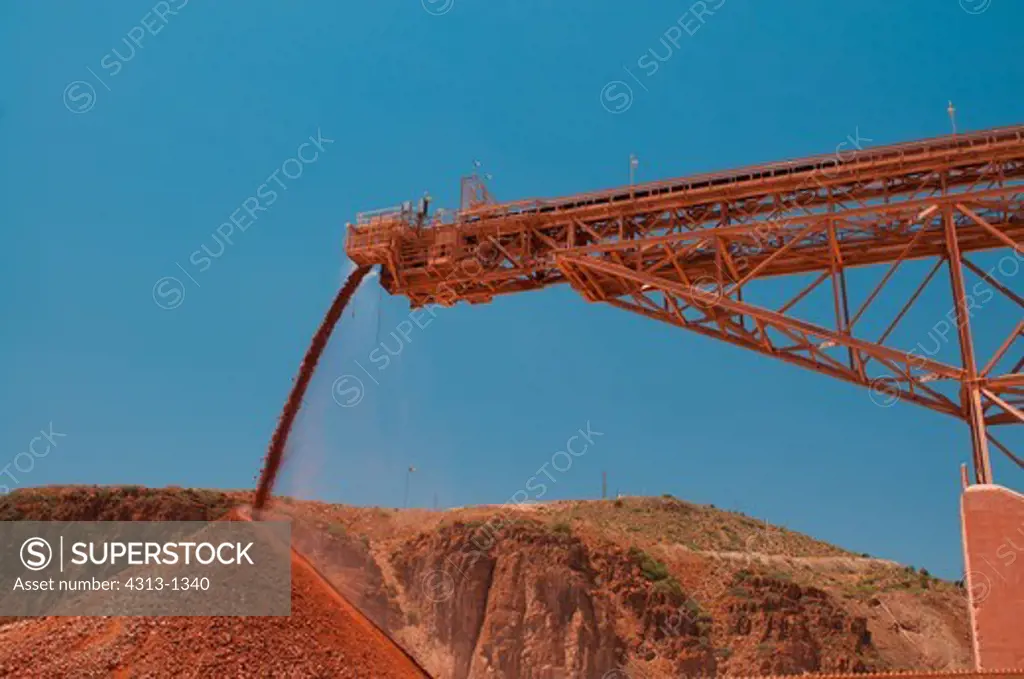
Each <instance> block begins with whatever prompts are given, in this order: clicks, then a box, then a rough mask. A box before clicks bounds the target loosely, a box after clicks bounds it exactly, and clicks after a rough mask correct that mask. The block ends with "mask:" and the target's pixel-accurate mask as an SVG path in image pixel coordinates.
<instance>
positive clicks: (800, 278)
mask: <svg viewBox="0 0 1024 679" xmlns="http://www.w3.org/2000/svg"><path fill="white" fill-rule="evenodd" d="M469 180H470V181H471V182H472V181H476V182H479V180H478V179H475V178H469ZM464 182H465V180H464ZM465 188H466V184H465V183H464V196H463V198H464V199H463V208H462V209H461V210H459V211H455V212H448V213H438V214H435V215H430V214H428V209H427V208H428V205H427V203H426V201H424V202H423V204H422V205H421V207H420V208H419V209H415V208H414V207H413V206H411V205H410V204H406V205H404V206H402V207H398V208H393V209H386V210H379V211H376V212H373V213H365V214H361V215H359V216H358V218H357V220H356V222H355V223H354V224H349V225H348V233H347V241H346V251H347V254H348V256H349V258H350V259H352V260H353V262H355V263H356V264H359V265H365V266H372V265H379V266H380V267H381V275H380V282H381V284H382V285H383V286H384V288H385V289H387V290H388V291H389V292H390V293H392V294H400V295H405V296H407V297H408V298H409V299H410V301H411V303H412V304H413V306H422V305H426V304H443V305H452V304H455V303H457V302H458V301H467V302H470V303H484V302H490V301H491V300H492V299H493V298H494V297H495V296H497V295H502V294H509V293H514V292H522V291H526V290H536V289H540V288H544V287H546V286H549V285H555V284H562V283H566V284H569V285H570V286H572V288H573V289H575V290H576V291H577V292H579V293H580V294H581V295H582V296H583V297H584V298H585V299H587V300H588V301H592V302H605V303H608V304H611V305H614V306H617V307H620V308H623V309H627V310H630V311H633V312H636V313H639V314H641V315H643V316H646V317H648V318H653V319H657V320H660V321H663V322H666V323H670V324H673V325H676V326H679V327H681V328H684V329H687V330H691V331H693V332H697V333H700V334H702V335H706V336H709V337H714V338H717V339H720V340H722V341H725V342H729V343H731V344H734V345H738V346H741V347H745V348H747V349H750V350H753V351H757V352H759V353H762V354H765V355H767V356H771V357H774V358H777V359H780V360H783V361H786V362H788V363H791V364H795V365H799V366H803V367H805V368H810V369H812V370H815V371H817V372H820V373H823V374H826V375H830V376H832V377H835V378H838V379H841V380H844V381H847V382H852V383H855V384H860V385H863V386H865V387H869V388H871V389H873V390H874V391H875V392H882V393H884V394H885V395H886V396H887V397H890V398H892V399H897V398H900V399H904V400H907V401H911V402H914V403H917V404H919V405H923V406H926V407H928V408H931V409H933V410H936V411H939V412H942V413H945V414H948V415H951V416H954V417H957V418H959V419H962V420H964V421H965V422H967V424H968V425H969V427H970V431H971V438H972V454H973V467H974V473H975V479H976V481H977V482H978V483H991V479H992V471H991V465H990V462H989V446H990V445H991V446H994V447H996V448H998V449H999V450H1000V451H1002V452H1003V453H1005V454H1006V455H1008V456H1009V457H1010V458H1011V459H1013V460H1014V461H1015V462H1017V463H1018V464H1020V465H1021V466H1024V461H1022V460H1021V459H1020V458H1019V457H1017V456H1016V455H1014V454H1013V452H1011V451H1010V450H1009V448H1008V447H1007V446H1006V445H1005V444H1004V443H1002V442H1000V440H999V439H997V438H996V437H995V436H994V431H995V430H996V429H997V428H998V427H999V426H1003V425H1010V424H1021V423H1022V422H1024V412H1022V410H1024V375H1022V374H1021V367H1022V365H1024V358H1022V357H1021V356H1022V353H1024V352H1021V351H1020V346H1019V345H1018V344H1017V341H1018V340H1019V339H1020V337H1021V334H1022V333H1024V321H1022V320H1021V318H1022V317H1021V314H1020V309H1021V308H1022V307H1024V298H1022V296H1021V295H1020V293H1019V292H1015V291H1014V289H1013V288H1014V287H1015V283H1014V281H1012V280H1011V277H1010V276H1007V275H1004V274H1003V273H1000V272H1002V269H1000V270H999V271H996V270H993V269H989V270H986V269H985V268H983V267H982V266H979V265H978V264H977V263H976V262H975V261H972V259H971V257H970V255H975V253H980V252H981V251H1001V253H1000V256H1001V257H1004V258H1006V257H1009V258H1010V259H1009V260H1006V261H1007V262H1008V264H1007V266H1009V265H1010V264H1013V265H1015V267H1016V268H1014V269H1013V270H1014V272H1016V270H1017V269H1019V267H1020V262H1021V260H1022V259H1024V247H1022V243H1024V126H1016V127H1007V128H1000V129H992V130H985V131H981V132H973V133H968V134H955V135H952V136H946V137H939V138H934V139H926V140H922V141H917V142H912V143H905V144H898V145H893V146H884V147H877V148H873V149H870V150H863V151H858V152H856V153H844V154H836V155H827V156H817V157H812V158H805V159H801V160H793V161H786V162H779V163H771V164H767V165H760V166H756V167H749V168H744V169H740V170H734V171H730V172H720V173H713V174H704V175H698V176H692V177H686V178H680V179H673V180H668V181H659V182H652V183H644V184H637V185H631V186H627V187H622V188H619V189H613V190H608V191H599V192H594V193H584V194H577V195H573V196H568V197H564V198H555V199H540V200H528V201H516V202H506V203H493V202H490V199H489V195H488V194H487V192H486V190H483V191H479V190H477V191H469V192H468V193H469V194H470V199H469V200H467V199H466V194H467V192H466V191H465ZM477 188H479V186H477ZM480 195H483V196H484V197H483V199H480V198H479V196H480ZM473 196H476V197H477V199H475V200H474V199H473ZM975 257H976V256H975ZM911 261H926V262H927V264H926V265H925V266H927V267H928V269H927V273H926V275H924V276H923V279H922V280H921V281H920V284H919V286H918V287H917V288H916V290H915V291H914V292H913V293H912V294H910V295H909V297H908V298H907V299H903V297H897V293H895V292H893V291H892V287H893V286H891V285H889V286H888V287H887V284H888V283H889V282H890V281H891V279H892V278H893V276H894V275H895V274H896V273H897V271H898V270H899V269H900V268H901V267H903V266H904V265H906V264H907V263H908V262H911ZM867 267H875V268H877V270H878V272H879V274H880V278H879V280H878V281H877V283H875V284H868V285H865V284H864V282H863V280H862V279H863V276H856V275H851V273H852V270H853V269H859V268H867ZM908 268H909V267H908ZM904 272H906V270H904ZM940 274H941V276H940ZM936 276H940V280H941V278H945V279H947V282H946V283H945V284H943V285H941V286H940V287H941V288H942V289H943V291H944V292H943V294H945V295H946V296H947V297H948V307H947V308H949V309H951V310H952V311H951V314H952V316H951V318H950V320H951V321H955V322H954V323H953V324H952V325H955V331H953V332H952V335H953V336H955V337H952V336H951V339H952V340H953V346H956V347H957V348H958V349H959V352H958V353H959V360H954V361H950V360H940V357H939V356H938V355H929V354H928V353H927V352H921V351H916V350H914V349H910V350H908V349H907V348H905V347H904V348H901V345H900V344H898V343H897V342H896V341H895V337H896V330H897V326H898V325H899V324H900V323H901V322H902V321H907V320H908V312H909V311H910V310H911V308H912V307H914V306H915V304H917V303H918V302H919V301H920V298H921V295H922V292H924V291H925V289H926V288H927V287H928V286H929V284H930V283H931V282H932V281H933V279H935V277H936ZM784 280H788V281H790V282H789V283H788V284H787V283H781V281H784ZM794 283H795V284H796V287H795V288H794V287H793V285H794ZM977 285H985V286H986V289H988V290H991V294H992V295H993V296H996V295H998V296H1001V297H1002V298H1004V300H1009V301H1010V303H1011V304H1013V305H1014V306H1013V308H1014V309H1015V314H1014V317H1013V318H1012V319H1010V321H1011V322H1012V323H1014V324H1015V325H1013V326H1012V328H1010V332H1009V334H1008V335H1007V336H1006V337H1005V339H1004V340H1002V341H1001V342H1000V343H999V348H998V349H997V350H996V351H994V352H992V353H991V355H986V356H979V355H977V354H976V348H975V344H976V342H975V338H974V335H973V333H972V329H971V317H972V315H974V313H975V312H974V311H972V309H975V308H977V306H976V305H977V301H976V300H974V298H973V295H972V291H973V290H976V286H977ZM1016 287H1017V288H1018V289H1019V287H1020V286H1019V283H1016ZM764 290H768V291H772V290H774V291H775V293H776V295H775V297H776V301H775V302H773V303H766V302H764V301H762V300H761V298H760V296H759V295H760V294H761V292H762V291H764ZM812 294H815V295H821V296H824V295H827V297H823V298H824V299H827V303H826V304H824V305H819V307H827V308H828V309H827V312H826V313H824V314H822V313H820V312H821V308H819V314H818V315H819V317H817V318H815V319H813V320H808V319H807V318H806V316H805V315H804V314H803V312H801V310H800V309H801V307H800V302H801V301H802V300H804V299H805V298H808V297H809V296H810V295H812ZM880 299H881V300H884V301H885V302H886V303H884V304H879V300H880ZM854 301H857V302H858V304H857V305H856V306H855V305H854V304H853V302H854ZM893 308H896V309H898V311H896V312H893V311H892V309H893ZM869 310H873V311H875V312H876V313H877V312H881V313H884V314H886V318H885V319H883V321H882V323H881V324H880V325H878V324H870V327H869V324H868V323H866V322H865V321H864V315H865V313H866V312H868V311H869ZM954 317H955V318H954ZM908 322H909V321H908ZM904 325H907V323H904ZM920 331H921V332H920V333H919V335H920V336H922V337H923V336H925V335H926V333H927V329H926V328H920Z"/></svg>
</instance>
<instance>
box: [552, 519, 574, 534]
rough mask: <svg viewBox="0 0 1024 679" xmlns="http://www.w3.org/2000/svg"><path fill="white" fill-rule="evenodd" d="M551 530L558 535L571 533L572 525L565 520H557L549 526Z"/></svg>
mask: <svg viewBox="0 0 1024 679" xmlns="http://www.w3.org/2000/svg"><path fill="white" fill-rule="evenodd" d="M551 530H553V531H554V532H556V533H558V534H559V535H572V526H570V525H569V524H568V523H566V522H565V521H559V522H557V523H556V524H555V525H553V526H551Z"/></svg>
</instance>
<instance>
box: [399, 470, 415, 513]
mask: <svg viewBox="0 0 1024 679" xmlns="http://www.w3.org/2000/svg"><path fill="white" fill-rule="evenodd" d="M414 471H416V467H413V466H412V465H409V470H408V471H407V472H406V473H405V496H404V497H403V498H402V509H408V508H409V480H410V479H411V478H412V473H413V472H414Z"/></svg>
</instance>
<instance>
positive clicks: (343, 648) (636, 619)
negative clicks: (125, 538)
mask: <svg viewBox="0 0 1024 679" xmlns="http://www.w3.org/2000/svg"><path fill="white" fill-rule="evenodd" d="M251 497H252V496H251V493H244V492H217V491H202V490H182V489H165V490H148V489H140V488H51V489H28V490H20V491H17V492H15V493H12V494H11V495H9V496H7V497H5V498H0V518H2V519H5V520H29V519H35V520H47V519H68V520H71V519H80V520H86V519H100V520H110V519H122V520H124V519H136V520H144V519H155V518H161V519H182V518H189V519H193V520H195V519H216V518H220V517H222V516H224V514H225V513H226V512H227V511H229V509H230V508H231V507H232V506H235V505H242V504H244V503H246V502H248V501H249V500H250V499H251ZM271 511H272V512H273V513H274V514H277V515H285V516H288V517H290V518H291V519H292V521H293V531H292V540H293V546H294V547H295V548H296V549H297V550H298V551H299V552H301V553H302V554H303V555H304V558H308V559H309V561H310V562H311V563H313V564H314V565H315V567H316V571H319V573H322V574H323V576H322V577H325V578H327V579H329V580H330V581H331V582H332V583H333V584H334V586H335V588H336V590H337V591H340V592H343V593H344V596H345V597H346V599H347V601H348V602H351V605H352V606H355V607H356V608H358V609H359V611H362V612H363V614H364V615H365V616H366V617H367V618H369V619H370V620H372V621H373V623H375V624H376V625H377V626H378V627H379V628H380V629H381V630H383V632H384V633H381V632H378V631H377V630H376V628H374V627H373V626H372V625H370V624H369V623H367V621H366V619H365V618H363V617H361V616H360V615H359V614H357V613H355V612H354V611H352V610H351V608H350V607H349V605H348V604H346V602H345V601H344V600H339V599H338V598H337V597H336V596H335V595H334V594H333V591H332V590H331V589H330V588H329V587H325V586H323V585H322V584H321V583H320V582H319V578H320V577H321V576H320V575H318V574H317V572H316V571H314V570H312V569H304V568H302V567H301V563H300V565H299V566H297V567H296V568H295V573H294V577H293V594H292V597H293V599H292V600H293V616H292V617H291V618H289V619H275V618H120V619H117V618H109V619H102V618H73V619H56V618H49V619H28V620H21V621H14V622H11V623H9V624H6V625H4V624H2V621H0V676H23V677H29V676H33V677H37V676H53V677H56V676H72V677H89V676H123V677H129V676H139V677H145V676H153V677H156V676H217V677H220V676H295V677H299V676H304V677H307V676H308V677H328V676H330V677H356V676H359V677H372V678H374V679H378V678H384V677H407V676H408V677H411V676H423V675H418V674H417V671H418V670H416V668H415V663H413V662H411V661H409V660H408V659H407V658H406V656H405V655H403V653H402V652H401V651H400V650H398V649H397V648H396V647H394V646H392V645H390V644H389V643H388V641H387V638H386V636H385V634H386V635H389V636H390V637H391V638H392V639H394V640H396V641H397V642H398V643H399V644H401V646H402V647H404V649H406V650H407V651H408V652H409V654H410V655H411V656H413V657H414V658H415V659H416V661H417V662H418V663H419V665H421V666H422V667H423V668H424V669H425V670H426V671H427V672H428V673H429V674H430V675H432V676H434V677H438V678H439V679H442V678H443V679H484V678H485V677H486V678H487V679H568V678H569V677H573V678H575V677H580V678H585V679H590V678H591V677H603V676H605V675H606V674H608V673H609V672H613V671H617V672H618V674H615V673H614V672H613V673H612V674H611V675H609V676H620V677H621V676H628V677H630V678H631V679H660V678H661V677H673V676H682V675H732V676H756V675H763V674H802V673H808V672H851V671H853V672H863V671H892V670H912V669H913V670H923V669H928V670H960V669H967V668H968V667H970V664H971V651H970V643H969V626H968V616H967V608H966V605H965V601H964V596H963V591H962V589H961V588H960V587H959V586H957V585H956V584H954V583H950V582H945V581H942V580H939V579H937V578H934V577H932V576H931V575H929V574H928V573H927V571H923V570H922V571H918V570H916V569H913V568H911V567H907V566H902V565H900V564H896V563H893V562H889V561H884V560H881V559H874V558H871V557H868V556H867V555H856V554H851V553H850V552H847V551H845V550H843V549H840V548H838V547H835V546H833V545H829V544H827V543H824V542H821V541H818V540H814V539H813V538H811V537H809V536H806V535H802V534H800V533H795V532H793V531H789V530H786V529H784V528H779V527H775V526H770V525H768V524H766V523H764V522H763V521H757V520H755V519H753V518H751V517H747V516H744V515H742V514H739V513H735V512H727V511H722V510H718V509H715V508H714V507H708V506H702V505H695V504H692V503H688V502H683V501H681V500H677V499H675V498H671V497H663V498H623V499H621V500H615V501H589V502H553V503H546V504H536V505H524V506H519V507H511V508H510V507H471V508H463V509H454V510H448V511H436V512H433V511H426V510H401V511H399V510H393V509H385V508H379V507H368V508H360V507H348V506H344V505H331V504H325V503H320V502H309V501H299V500H292V499H289V498H275V499H274V501H273V502H272V505H271ZM58 649H59V652H58Z"/></svg>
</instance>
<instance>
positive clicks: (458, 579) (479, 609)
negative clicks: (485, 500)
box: [394, 522, 623, 679]
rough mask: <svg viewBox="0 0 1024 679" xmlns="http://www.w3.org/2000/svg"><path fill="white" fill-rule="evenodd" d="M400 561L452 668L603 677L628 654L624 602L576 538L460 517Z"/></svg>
mask: <svg viewBox="0 0 1024 679" xmlns="http://www.w3.org/2000/svg"><path fill="white" fill-rule="evenodd" d="M394 566H395V573H396V575H397V576H398V577H399V579H400V581H401V582H402V583H403V585H404V588H405V594H406V598H407V602H408V605H409V606H411V607H414V609H415V610H417V611H418V615H417V616H416V617H418V618H419V620H420V624H421V625H422V626H423V628H424V629H425V631H426V632H427V635H428V636H429V637H430V638H432V639H433V641H434V642H435V643H436V644H439V645H441V646H442V647H443V648H446V649H448V650H449V651H450V654H451V662H450V664H449V666H448V667H439V668H437V669H438V670H440V672H439V674H441V675H442V676H451V677H459V678H460V679H461V678H466V677H523V678H524V679H525V678H527V677H531V678H532V677H536V678H537V679H554V678H556V677H569V676H579V677H589V676H595V675H596V676H600V675H601V674H602V673H603V672H604V671H606V668H612V667H614V666H615V662H616V660H617V659H618V658H619V657H621V654H622V651H623V645H622V642H621V640H620V639H619V637H618V636H617V634H616V631H615V623H616V619H615V612H616V607H615V605H614V602H613V601H612V599H611V597H610V596H609V594H608V592H606V591H603V590H602V587H601V580H602V574H601V573H600V572H599V571H598V570H596V569H595V568H594V566H593V564H592V563H591V560H590V556H589V554H588V552H587V549H586V548H585V547H584V546H583V545H582V544H581V543H580V542H579V541H577V540H574V539H573V538H571V537H568V536H564V535H559V534H554V533H550V532H547V531H545V530H544V529H543V528H542V527H540V526H539V525H537V524H532V523H529V522H516V523H514V524H513V525H507V526H503V527H501V528H499V529H497V531H495V532H490V531H488V530H474V527H472V526H468V525H466V524H457V525H456V526H454V527H451V528H447V529H444V530H442V531H440V532H438V533H436V534H433V535H423V536H420V537H419V538H417V539H416V540H414V541H412V542H411V543H409V544H408V545H405V546H404V547H403V548H402V549H401V550H400V551H398V552H397V553H396V554H395V555H394Z"/></svg>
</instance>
